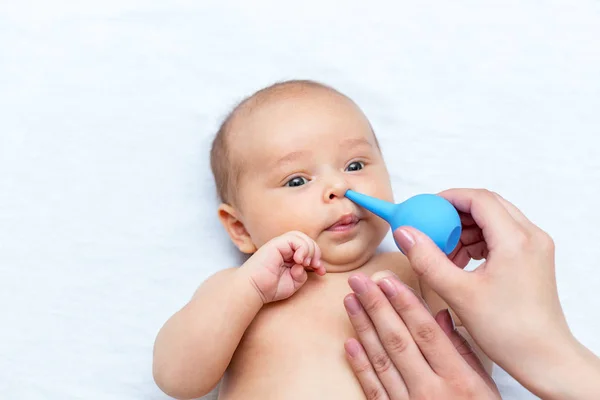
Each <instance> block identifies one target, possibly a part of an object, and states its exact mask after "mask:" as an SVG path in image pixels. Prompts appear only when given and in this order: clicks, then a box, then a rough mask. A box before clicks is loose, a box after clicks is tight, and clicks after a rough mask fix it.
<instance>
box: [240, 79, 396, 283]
mask: <svg viewBox="0 0 600 400" xmlns="http://www.w3.org/2000/svg"><path fill="white" fill-rule="evenodd" d="M230 139H231V140H232V141H231V142H230V143H231V146H232V149H233V155H234V156H235V157H239V159H238V160H237V162H241V166H242V173H241V175H240V178H239V184H238V186H237V191H238V192H237V198H238V199H239V201H238V203H239V212H240V220H241V221H242V222H243V224H244V226H245V228H246V230H247V232H248V233H249V235H250V237H251V238H252V241H253V243H254V244H255V246H257V247H260V246H262V245H263V244H264V243H265V242H267V241H269V240H270V239H272V238H274V237H276V236H278V235H281V234H283V233H285V232H288V231H291V230H298V231H301V232H304V233H305V234H307V235H308V236H310V237H311V238H312V239H314V240H315V241H316V243H317V244H318V245H319V247H320V249H321V251H322V261H323V264H324V266H325V267H326V269H327V270H328V271H330V272H341V271H348V270H352V269H355V268H357V267H359V266H361V265H362V264H364V263H365V262H366V261H367V260H368V259H369V258H370V257H371V256H372V255H373V254H374V252H375V250H376V249H377V246H378V245H379V244H380V242H381V241H382V240H383V238H384V236H385V234H386V232H387V230H388V225H387V223H386V222H385V221H383V220H381V219H380V218H378V217H376V216H375V215H373V214H371V213H369V212H368V211H366V210H364V209H362V208H360V207H358V206H357V205H355V204H354V203H352V202H351V201H350V200H348V199H347V198H346V197H344V193H345V192H346V190H348V189H352V190H355V191H357V192H361V193H365V194H368V195H371V196H375V197H377V198H380V199H384V200H388V201H393V198H392V197H393V195H392V189H391V185H390V180H389V175H388V172H387V169H386V166H385V164H384V161H383V157H382V155H381V152H380V150H379V149H378V147H377V144H376V142H375V137H374V135H373V133H372V131H371V128H370V126H369V123H368V121H367V119H366V117H365V116H364V115H363V113H362V112H361V111H360V109H359V108H358V107H357V106H356V105H355V104H353V103H352V102H351V101H349V100H348V99H346V98H344V97H342V96H340V95H339V94H336V93H332V92H329V91H326V90H322V89H309V90H307V91H306V92H304V93H302V94H295V95H293V96H288V97H284V98H279V99H277V100H272V101H269V102H268V103H267V104H264V105H260V106H259V107H257V109H256V110H253V111H252V112H251V114H250V115H249V116H247V117H244V118H243V122H242V123H241V126H240V127H239V128H238V129H237V132H236V133H235V134H234V135H232V136H231V137H230Z"/></svg>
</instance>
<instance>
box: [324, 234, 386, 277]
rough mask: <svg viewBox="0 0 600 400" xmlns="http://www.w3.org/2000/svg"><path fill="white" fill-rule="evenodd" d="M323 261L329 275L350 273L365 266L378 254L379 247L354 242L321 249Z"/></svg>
mask: <svg viewBox="0 0 600 400" xmlns="http://www.w3.org/2000/svg"><path fill="white" fill-rule="evenodd" d="M321 252H322V256H321V260H322V262H323V265H324V266H325V269H326V270H327V272H328V273H332V272H333V273H336V272H348V271H353V270H355V269H357V268H360V267H362V266H363V265H365V264H366V263H367V262H368V261H369V260H370V259H371V258H372V257H373V256H374V255H375V253H376V252H377V246H373V245H370V244H368V243H360V241H359V240H353V241H351V242H348V243H344V244H340V245H330V246H329V247H327V248H323V247H321Z"/></svg>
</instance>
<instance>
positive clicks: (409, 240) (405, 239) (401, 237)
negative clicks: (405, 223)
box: [396, 228, 415, 253]
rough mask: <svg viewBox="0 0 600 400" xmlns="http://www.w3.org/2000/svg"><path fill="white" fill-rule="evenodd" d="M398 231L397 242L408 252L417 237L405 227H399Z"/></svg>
mask: <svg viewBox="0 0 600 400" xmlns="http://www.w3.org/2000/svg"><path fill="white" fill-rule="evenodd" d="M397 232H398V234H397V235H396V243H398V246H400V248H401V249H402V251H403V252H405V253H406V252H407V251H409V250H410V249H411V248H412V247H413V246H414V245H415V238H414V237H413V235H411V234H410V232H408V231H407V230H406V229H404V228H399V229H398V231H397Z"/></svg>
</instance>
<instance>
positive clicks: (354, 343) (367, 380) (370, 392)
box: [344, 339, 408, 400]
mask: <svg viewBox="0 0 600 400" xmlns="http://www.w3.org/2000/svg"><path fill="white" fill-rule="evenodd" d="M344 348H345V349H346V358H347V359H348V361H349V362H350V366H351V367H352V371H354V374H355V375H356V377H357V378H358V382H360V386H362V388H363V392H364V393H365V396H366V397H367V399H368V400H388V399H389V398H390V397H389V396H388V393H387V391H386V390H385V388H384V387H383V384H382V383H381V381H380V380H379V377H377V373H376V372H375V370H374V369H373V366H372V365H371V361H369V358H368V357H367V353H366V352H365V349H364V348H363V347H362V346H361V344H360V343H359V342H358V340H356V339H348V340H347V341H346V343H345V344H344ZM398 398H400V397H398ZM404 398H405V399H408V393H406V396H405V397H404Z"/></svg>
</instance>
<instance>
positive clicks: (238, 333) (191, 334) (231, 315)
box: [152, 268, 263, 399]
mask: <svg viewBox="0 0 600 400" xmlns="http://www.w3.org/2000/svg"><path fill="white" fill-rule="evenodd" d="M262 306H263V301H262V299H261V297H260V295H259V294H258V293H257V291H256V289H255V288H254V287H253V285H252V283H251V281H250V279H249V278H248V276H247V274H245V270H244V269H242V268H239V269H237V268H235V269H234V268H232V269H227V270H224V271H221V272H218V273H217V274H215V275H213V276H212V277H210V278H209V279H208V280H206V281H205V282H204V283H203V284H202V285H201V286H200V287H199V288H198V290H197V291H196V293H195V294H194V296H193V298H192V299H191V300H190V302H189V303H188V304H186V305H185V306H184V307H183V308H182V309H181V310H179V311H178V312H177V313H176V314H175V315H173V316H172V317H171V318H170V319H169V320H168V321H167V322H166V323H165V325H164V326H163V327H162V329H161V330H160V332H159V333H158V336H157V338H156V342H155V346H154V362H153V368H152V369H153V374H154V380H155V381H156V384H157V385H158V386H159V387H160V388H161V390H162V391H164V392H165V393H166V394H168V395H169V396H172V397H175V398H178V399H193V398H197V397H201V396H203V395H205V394H207V393H208V392H210V391H211V390H212V389H213V388H214V387H215V386H216V385H217V383H218V382H219V380H220V379H221V376H222V375H223V373H224V372H225V369H226V368H227V366H228V365H229V362H230V361H231V358H232V356H233V353H234V352H235V349H236V348H237V346H238V344H239V342H240V340H241V338H242V335H243V334H244V332H245V331H246V328H248V326H249V325H250V323H251V322H252V320H253V319H254V317H255V316H256V314H257V313H258V311H259V310H260V309H261V307H262Z"/></svg>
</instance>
